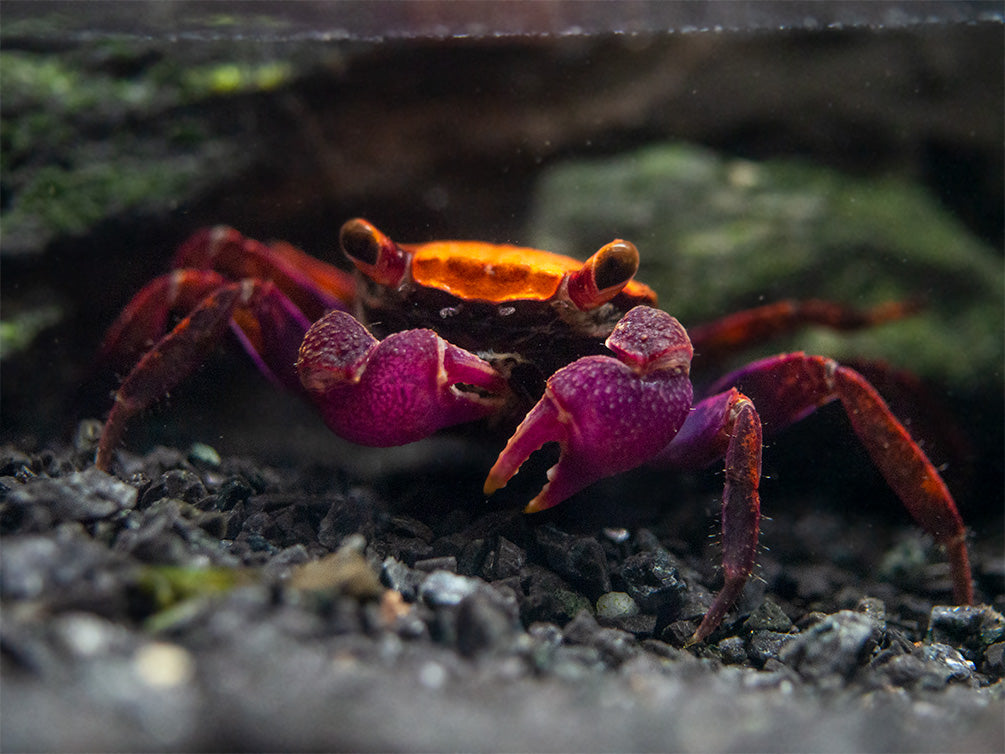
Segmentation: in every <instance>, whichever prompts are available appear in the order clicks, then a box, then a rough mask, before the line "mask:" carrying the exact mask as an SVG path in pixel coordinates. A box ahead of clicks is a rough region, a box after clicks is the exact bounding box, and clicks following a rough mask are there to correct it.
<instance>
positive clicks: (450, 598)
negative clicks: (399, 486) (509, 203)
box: [0, 425, 1005, 751]
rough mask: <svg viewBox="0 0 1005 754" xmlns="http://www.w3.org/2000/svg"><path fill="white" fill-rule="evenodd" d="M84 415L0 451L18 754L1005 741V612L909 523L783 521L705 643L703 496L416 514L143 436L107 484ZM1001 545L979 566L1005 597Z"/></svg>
mask: <svg viewBox="0 0 1005 754" xmlns="http://www.w3.org/2000/svg"><path fill="white" fill-rule="evenodd" d="M87 429H88V425H84V431H82V432H81V433H80V435H79V437H80V439H78V443H77V448H76V449H74V448H63V449H57V450H47V451H44V452H41V453H36V454H29V453H26V452H23V451H21V450H19V449H16V448H13V447H10V446H6V447H4V448H3V449H2V453H0V485H2V488H0V489H2V493H0V494H2V498H0V499H2V500H3V502H2V507H0V524H2V533H3V548H2V584H0V587H2V592H0V594H2V600H3V602H2V607H3V623H2V649H3V653H2V662H3V665H2V670H3V685H2V695H3V696H2V711H3V714H2V722H3V726H2V740H0V745H2V748H3V749H4V750H5V751H14V750H76V751H85V750H110V749H120V750H121V749H129V750H164V749H186V750H229V749H253V750H314V749H324V750H382V751H394V750H409V751H416V750H458V749H463V750H476V751H482V750H511V751H530V750H534V751H645V750H661V751H676V750H704V751H741V750H742V751H755V750H764V751H790V750H802V751H809V750H813V751H851V750H856V751H907V750H913V751H1000V750H1002V746H1003V743H1005V740H1003V736H1005V733H1003V707H1005V705H1003V697H1005V686H1003V683H1002V676H1003V669H1005V660H1003V654H1005V652H1003V650H1005V620H1003V619H1002V616H1001V615H1000V614H999V613H998V612H996V611H995V610H994V609H992V608H991V607H988V606H984V607H973V608H954V607H948V606H945V605H942V604H939V598H940V597H942V598H944V595H945V592H943V591H941V589H942V588H943V587H944V586H945V584H944V581H945V573H944V567H943V565H942V561H941V558H940V556H939V554H938V553H937V552H936V551H935V550H934V548H932V547H931V545H930V544H929V543H927V542H926V540H925V538H924V537H922V536H921V535H920V534H918V533H917V532H915V531H914V530H913V529H910V528H909V527H906V526H904V527H902V530H901V531H899V532H895V533H894V534H893V535H892V539H889V537H890V536H891V535H890V534H889V532H884V531H880V528H881V527H880V524H882V521H880V522H879V523H877V525H876V526H872V525H868V526H863V527H860V528H856V529H855V530H854V531H851V532H847V531H846V530H847V528H848V523H847V521H846V520H842V518H841V516H840V514H839V513H836V512H834V511H833V510H831V511H828V510H822V511H820V512H819V513H814V512H809V513H805V514H800V515H798V516H795V517H789V516H787V515H782V514H779V515H776V517H775V520H774V521H771V522H770V523H769V528H770V531H771V536H770V541H771V550H770V551H766V552H764V553H762V557H761V562H760V568H759V572H758V573H759V578H758V579H756V580H754V581H753V582H752V584H751V585H750V586H749V587H748V589H747V592H746V593H745V595H744V598H743V599H742V600H741V602H740V604H739V606H738V608H737V609H736V610H735V611H734V612H733V613H731V614H730V615H729V616H727V619H726V621H725V623H724V625H723V627H722V628H721V629H720V630H719V631H718V632H717V633H716V634H714V635H713V636H712V637H711V639H710V640H709V641H708V642H707V643H705V644H703V645H699V646H695V647H689V648H685V646H684V643H685V640H686V639H687V637H688V636H689V635H690V633H691V632H692V631H693V629H694V627H695V625H696V621H697V620H698V618H700V616H701V614H702V613H703V611H704V609H705V607H706V606H707V604H708V601H709V598H710V595H711V594H712V593H713V591H714V589H715V587H716V583H717V582H716V571H715V568H714V554H713V551H714V548H712V547H708V546H706V543H704V542H700V543H699V544H695V543H694V542H689V541H687V538H686V537H684V536H683V535H681V532H682V531H685V530H686V527H681V526H680V525H679V521H680V520H683V518H682V517H683V516H684V514H683V513H679V514H676V515H677V519H675V518H674V517H673V516H671V515H670V514H667V515H665V516H659V515H656V516H653V517H651V518H650V519H649V520H648V521H646V522H645V523H644V524H643V525H640V526H637V527H634V528H628V529H620V528H611V527H607V526H601V527H599V528H597V529H595V530H592V531H590V530H584V529H583V528H582V527H581V526H577V525H575V524H574V523H572V522H574V521H575V519H574V518H573V517H572V515H571V514H560V515H556V516H552V517H551V518H548V517H528V516H524V515H522V514H521V513H519V510H518V509H517V508H513V507H512V506H511V505H507V504H496V505H495V506H494V507H492V506H490V505H488V504H485V503H482V502H481V500H478V501H477V502H478V503H480V504H481V505H480V507H479V506H478V505H476V506H475V508H474V509H472V508H471V507H467V508H462V507H457V506H456V505H455V500H457V499H460V498H463V497H464V496H465V495H468V496H470V497H472V498H473V497H475V496H476V495H477V488H476V487H473V486H472V487H473V489H474V492H472V490H469V489H468V488H467V486H468V485H467V477H465V476H463V475H461V477H460V478H459V479H458V480H440V481H439V482H428V481H427V480H423V479H421V478H420V479H417V480H415V481H414V483H413V484H412V485H410V488H409V492H408V494H407V495H403V496H399V498H398V502H395V489H394V487H395V485H393V484H392V485H376V484H369V483H364V482H360V481H358V480H356V481H354V480H353V479H352V477H351V476H350V475H349V474H348V473H346V472H345V471H344V470H343V471H339V470H335V469H320V468H318V467H316V466H315V467H310V468H305V469H274V468H262V467H259V466H257V465H256V464H254V463H253V462H251V461H249V460H245V459H231V458H227V459H223V460H220V459H218V458H216V457H215V454H214V453H213V452H212V451H211V450H209V449H207V448H194V449H193V450H191V451H190V452H188V453H183V452H181V451H177V450H169V449H164V448H159V449H156V450H154V451H153V452H151V453H149V454H147V455H146V456H142V457H141V456H136V455H131V454H128V453H121V454H120V455H119V461H118V465H117V475H116V476H110V475H107V474H104V473H102V472H100V471H98V470H96V469H94V468H93V467H92V466H91V465H90V464H89V455H90V451H91V446H90V444H89V443H90V440H89V439H88V438H89V437H90V436H91V434H90V433H89V432H88V431H87ZM650 483H651V482H650V480H648V479H645V478H643V479H642V480H641V481H637V482H635V484H650ZM631 484H632V481H631V480H629V481H628V482H626V485H628V486H627V487H626V489H629V490H630V489H631ZM416 485H418V487H416ZM609 489H614V488H612V487H607V488H601V489H600V492H599V493H598V494H601V493H605V492H606V491H607V490H609ZM626 494H628V493H627V492H626ZM632 494H634V492H633V493H632ZM682 494H683V493H682ZM402 497H407V498H409V499H410V502H409V503H408V505H407V506H404V505H402V503H401V499H402ZM417 499H418V500H420V501H421V500H424V501H425V503H426V504H425V505H416V500H417ZM416 508H422V510H417V509H416ZM689 515H690V517H691V518H702V517H703V515H704V511H698V512H697V515H695V514H694V513H692V514H689ZM691 526H692V527H698V530H700V528H701V527H702V526H707V524H701V523H698V524H694V523H692V524H691ZM884 542H888V543H892V544H888V545H887V547H886V550H885V551H882V548H883V543H884ZM877 547H878V548H880V550H881V551H880V552H878V553H877V552H876V551H875V548H877ZM992 547H993V545H992V546H989V545H982V542H981V540H980V539H978V540H977V541H976V542H975V547H974V561H975V572H976V578H977V585H978V592H979V594H980V595H981V596H982V597H983V598H985V599H987V600H988V601H989V602H990V603H991V604H993V605H996V606H997V607H999V608H1000V607H1001V605H1002V590H1001V581H1002V559H1001V553H1000V552H995V551H994V550H993V549H991V548H992ZM877 564H878V565H877ZM870 569H873V572H870ZM933 580H934V582H935V584H934V586H933V583H932V582H933ZM928 590H931V591H928Z"/></svg>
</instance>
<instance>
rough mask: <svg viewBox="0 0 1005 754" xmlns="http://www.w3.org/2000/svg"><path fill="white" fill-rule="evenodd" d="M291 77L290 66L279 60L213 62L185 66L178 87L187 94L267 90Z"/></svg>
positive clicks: (197, 96)
mask: <svg viewBox="0 0 1005 754" xmlns="http://www.w3.org/2000/svg"><path fill="white" fill-rule="evenodd" d="M292 76H293V66H292V65H291V64H289V63H285V62H282V61H269V62H263V63H250V62H233V63H215V64H213V65H208V66H201V67H197V68H190V69H187V70H186V71H185V73H184V76H183V79H182V86H183V88H184V90H185V92H186V93H187V95H188V96H189V97H192V98H200V97H204V96H205V97H208V96H213V95H218V94H236V93H239V92H254V91H269V90H271V89H276V88H278V87H280V86H282V85H283V84H285V83H286V82H288V81H289V80H290V78H291V77H292Z"/></svg>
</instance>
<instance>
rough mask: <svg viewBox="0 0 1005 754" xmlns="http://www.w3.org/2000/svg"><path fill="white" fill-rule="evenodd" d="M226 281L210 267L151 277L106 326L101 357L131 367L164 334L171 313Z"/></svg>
mask: <svg viewBox="0 0 1005 754" xmlns="http://www.w3.org/2000/svg"><path fill="white" fill-rule="evenodd" d="M226 284H227V279H226V278H224V277H223V276H222V275H220V274H219V273H217V272H213V271H212V270H195V269H185V270H175V271H174V272H170V273H168V274H167V275H161V276H160V277H158V278H154V279H153V280H151V281H150V282H149V283H147V284H146V285H145V286H143V288H142V289H140V292H139V293H137V294H136V295H135V296H133V298H132V300H131V301H130V302H129V303H128V304H127V305H126V308H125V309H123V310H122V313H121V314H119V316H118V317H117V318H116V320H115V322H113V323H112V325H111V327H109V328H108V332H107V333H105V339H104V340H103V341H102V343H101V357H102V358H103V359H107V360H111V361H114V362H115V363H116V364H118V365H129V366H132V365H133V364H135V363H136V360H137V358H138V357H139V355H140V354H142V353H144V352H145V351H147V350H148V349H149V348H150V347H151V346H152V345H153V344H154V343H156V342H157V341H158V340H160V339H161V338H162V337H164V334H165V333H166V332H167V329H168V328H167V322H168V317H169V316H170V315H171V314H180V313H182V312H190V311H192V310H193V309H194V308H195V307H196V306H197V305H198V304H199V302H200V301H202V300H203V299H204V298H206V296H208V295H209V294H210V293H212V292H213V291H215V290H216V289H218V288H220V287H222V286H224V285H226Z"/></svg>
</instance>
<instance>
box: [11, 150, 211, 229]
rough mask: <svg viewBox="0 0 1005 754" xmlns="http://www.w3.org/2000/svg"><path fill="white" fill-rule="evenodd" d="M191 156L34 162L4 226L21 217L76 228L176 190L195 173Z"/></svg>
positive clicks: (24, 220)
mask: <svg viewBox="0 0 1005 754" xmlns="http://www.w3.org/2000/svg"><path fill="white" fill-rule="evenodd" d="M199 169H200V168H199V165H198V163H197V162H196V161H182V160H175V161H164V162H157V161H146V162H144V161H137V160H123V161H119V162H112V163H104V162H98V161H95V162H90V163H88V164H86V165H84V166H82V167H80V168H79V169H76V170H68V169H64V168H62V167H57V166H55V165H48V166H45V167H42V168H40V169H39V170H37V171H36V172H35V174H34V175H33V176H32V177H31V179H30V180H29V182H28V183H27V185H25V186H24V187H23V188H22V189H21V190H20V191H19V192H18V193H17V195H16V197H15V200H14V202H13V206H12V207H11V208H10V210H9V211H8V212H6V213H4V225H5V226H6V229H7V230H8V231H11V230H14V229H16V228H17V227H18V226H19V225H20V224H22V223H31V224H35V225H42V226H44V227H47V228H50V229H52V230H54V231H57V232H60V233H79V232H82V231H84V230H86V229H87V228H89V227H91V226H92V225H93V224H94V223H95V222H97V221H98V220H101V219H102V218H105V217H107V216H109V215H111V214H115V213H118V212H122V211H123V210H126V209H130V208H132V207H135V206H137V205H141V204H143V203H145V202H147V201H150V200H153V199H168V198H170V197H173V196H177V195H179V194H182V193H183V192H184V191H185V190H186V187H187V186H188V185H189V184H190V182H191V181H192V180H193V179H194V178H195V177H196V176H197V175H198V174H199Z"/></svg>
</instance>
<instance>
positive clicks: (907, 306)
mask: <svg viewBox="0 0 1005 754" xmlns="http://www.w3.org/2000/svg"><path fill="white" fill-rule="evenodd" d="M917 310H918V305H917V304H916V303H911V302H906V303H905V302H892V303H887V304H880V305H879V306H875V307H873V308H871V309H851V308H849V307H846V306H843V305H841V304H835V303H833V302H831V301H819V300H816V299H811V300H809V301H778V302H776V303H773V304H767V305H765V306H758V307H756V308H754V309H746V310H744V311H740V312H736V313H735V314H730V315H729V316H726V317H723V318H722V319H717V320H714V321H712V322H707V323H705V324H701V325H698V326H697V327H692V328H690V329H689V330H688V335H690V337H691V342H692V343H693V344H694V352H695V355H696V356H700V357H701V358H704V359H714V358H716V357H717V356H720V355H722V354H723V353H726V352H729V351H735V350H737V349H739V348H743V347H746V346H751V345H756V344H757V343H761V342H763V341H766V340H768V339H770V338H774V337H776V336H779V335H785V334H786V333H789V332H793V331H795V330H797V329H799V328H800V327H804V326H806V325H822V326H824V327H829V328H831V329H833V330H859V329H862V328H865V327H873V326H875V325H880V324H883V323H884V322H889V321H891V320H896V319H901V318H903V317H906V316H908V315H911V314H913V313H915V312H916V311H917Z"/></svg>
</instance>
